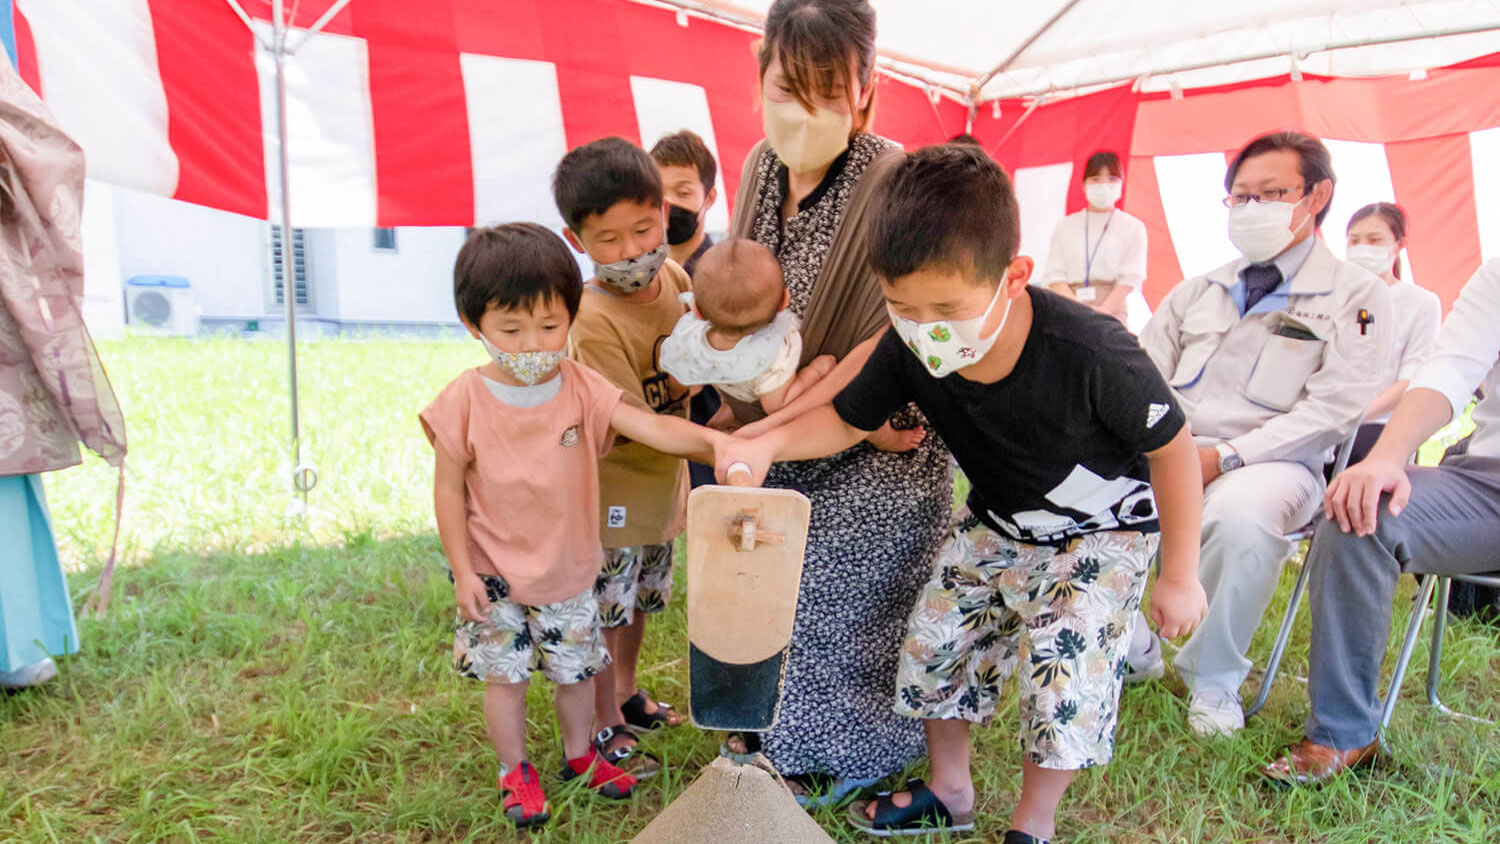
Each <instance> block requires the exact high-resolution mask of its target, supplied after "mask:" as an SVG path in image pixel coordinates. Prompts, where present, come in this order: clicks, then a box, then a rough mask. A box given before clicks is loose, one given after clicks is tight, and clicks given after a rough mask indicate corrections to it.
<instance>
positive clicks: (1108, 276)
mask: <svg viewBox="0 0 1500 844" xmlns="http://www.w3.org/2000/svg"><path fill="white" fill-rule="evenodd" d="M1085 239H1087V241H1088V244H1087V249H1085V244H1084V241H1085ZM1085 274H1086V275H1087V280H1088V281H1089V282H1091V283H1094V284H1101V283H1114V284H1123V285H1125V286H1126V287H1135V288H1139V287H1140V286H1141V282H1143V281H1145V280H1146V224H1145V223H1143V222H1141V221H1140V220H1139V219H1137V218H1135V217H1132V216H1130V215H1129V214H1126V213H1125V212H1124V211H1121V210H1120V209H1118V208H1116V209H1114V210H1113V211H1110V212H1107V213H1104V214H1100V213H1097V212H1094V211H1090V210H1088V209H1087V208H1084V209H1083V210H1082V211H1076V212H1074V213H1072V214H1069V215H1068V216H1066V217H1064V218H1062V220H1060V221H1058V224H1057V229H1056V230H1054V231H1053V232H1052V247H1051V248H1050V249H1049V250H1048V251H1047V267H1046V269H1045V270H1044V271H1043V272H1042V275H1041V279H1042V283H1044V284H1057V283H1067V284H1082V283H1083V282H1084V281H1085Z"/></svg>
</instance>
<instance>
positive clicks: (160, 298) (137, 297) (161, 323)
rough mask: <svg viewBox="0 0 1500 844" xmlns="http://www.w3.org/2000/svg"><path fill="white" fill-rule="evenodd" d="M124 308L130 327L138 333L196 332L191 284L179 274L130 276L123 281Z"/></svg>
mask: <svg viewBox="0 0 1500 844" xmlns="http://www.w3.org/2000/svg"><path fill="white" fill-rule="evenodd" d="M125 311H126V314H127V315H128V317H129V320H130V326H131V328H133V329H134V330H136V331H138V332H141V333H148V334H165V335H171V336H177V337H195V336H197V334H198V305H197V304H196V303H195V302H194V301H193V290H192V285H190V284H189V283H188V280H187V279H185V278H183V277H181V276H173V275H138V276H132V277H131V278H130V279H129V280H128V281H126V282H125Z"/></svg>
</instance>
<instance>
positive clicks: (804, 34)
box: [756, 0, 875, 132]
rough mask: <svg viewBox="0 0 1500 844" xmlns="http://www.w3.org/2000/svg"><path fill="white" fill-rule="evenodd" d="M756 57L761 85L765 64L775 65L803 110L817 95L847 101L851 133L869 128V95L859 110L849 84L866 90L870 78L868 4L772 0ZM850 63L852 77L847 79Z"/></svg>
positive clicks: (861, 0)
mask: <svg viewBox="0 0 1500 844" xmlns="http://www.w3.org/2000/svg"><path fill="white" fill-rule="evenodd" d="M762 29H763V31H764V32H765V37H764V38H762V39H761V42H760V50H759V52H758V53H757V55H756V59H757V61H759V63H760V78H761V81H762V82H764V81H765V78H766V69H767V68H769V67H770V66H771V59H772V58H778V59H780V60H781V70H782V72H783V73H784V74H785V75H786V82H787V86H788V87H790V88H791V89H792V96H793V97H795V98H796V100H797V102H799V103H801V104H802V107H803V108H805V109H807V110H808V111H812V109H813V105H814V102H813V98H814V97H818V96H824V97H831V98H839V97H847V98H848V99H849V113H850V114H852V115H854V131H855V132H864V131H868V130H869V128H870V122H871V121H872V120H873V119H874V114H875V94H874V92H873V91H871V93H870V100H869V104H868V105H867V106H866V107H865V108H864V109H863V110H861V109H859V108H858V105H859V104H858V103H856V102H854V101H853V96H854V93H853V89H854V83H856V82H857V83H859V86H860V87H861V88H862V89H865V90H869V87H870V81H871V79H873V78H874V74H875V7H874V6H872V5H870V2H869V0H776V2H774V3H772V4H771V8H770V9H768V10H766V22H765V25H764V26H763V27H762ZM851 61H853V63H854V65H855V67H854V73H855V78H853V79H851V78H849V64H850V62H851Z"/></svg>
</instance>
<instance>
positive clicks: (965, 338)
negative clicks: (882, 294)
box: [886, 285, 1011, 378]
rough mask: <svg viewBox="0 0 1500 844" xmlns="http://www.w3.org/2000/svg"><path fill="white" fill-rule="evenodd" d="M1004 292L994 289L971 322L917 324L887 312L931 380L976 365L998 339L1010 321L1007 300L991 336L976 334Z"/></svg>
mask: <svg viewBox="0 0 1500 844" xmlns="http://www.w3.org/2000/svg"><path fill="white" fill-rule="evenodd" d="M1004 290H1005V286H1004V285H1001V286H1000V287H999V288H997V289H996V290H995V295H994V297H993V298H991V299H990V304H989V306H988V307H986V308H985V309H984V313H983V314H980V315H979V316H977V317H975V318H974V319H956V320H938V321H937V322H916V321H914V320H909V319H907V318H906V317H903V316H899V315H897V314H896V312H895V311H893V310H891V308H890V306H889V305H887V306H886V310H887V311H889V312H890V315H891V324H892V325H893V326H895V328H896V334H897V335H898V336H900V338H901V340H902V341H903V342H904V343H906V347H907V348H908V349H911V351H912V354H914V355H916V356H917V360H920V361H922V363H923V364H924V365H926V367H927V371H928V373H930V374H931V375H932V376H933V377H934V378H946V377H948V376H949V375H952V374H953V373H955V372H957V371H958V370H960V369H963V368H964V367H966V366H973V365H974V364H976V363H978V362H979V359H980V358H982V357H984V356H985V355H986V354H988V353H989V351H990V348H991V347H993V346H994V345H995V341H996V340H998V339H999V338H1000V331H1001V330H1002V329H1003V328H1005V321H1006V320H1008V319H1010V303H1011V300H1010V299H1009V298H1006V300H1005V316H1003V317H1001V318H1000V324H999V325H997V326H995V330H994V331H992V332H990V336H988V337H980V336H979V332H980V331H982V330H983V329H984V323H985V321H986V320H988V319H989V318H990V311H993V310H994V309H995V303H996V302H998V301H1000V294H1001V293H1002V292H1004Z"/></svg>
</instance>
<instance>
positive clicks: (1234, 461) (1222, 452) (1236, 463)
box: [1214, 443, 1245, 475]
mask: <svg viewBox="0 0 1500 844" xmlns="http://www.w3.org/2000/svg"><path fill="white" fill-rule="evenodd" d="M1214 451H1217V452H1218V453H1219V474H1221V475H1222V474H1224V473H1225V472H1233V471H1234V470H1235V469H1238V468H1240V467H1241V466H1244V465H1245V460H1244V458H1242V457H1240V453H1239V452H1238V451H1235V450H1234V449H1233V448H1231V447H1230V446H1229V443H1219V444H1218V445H1216V446H1214Z"/></svg>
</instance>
